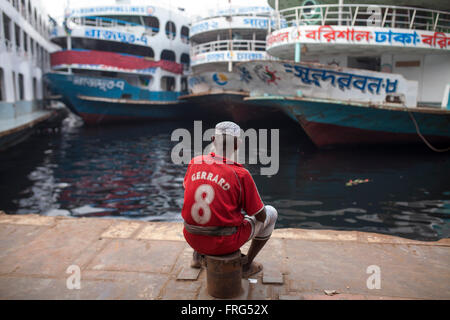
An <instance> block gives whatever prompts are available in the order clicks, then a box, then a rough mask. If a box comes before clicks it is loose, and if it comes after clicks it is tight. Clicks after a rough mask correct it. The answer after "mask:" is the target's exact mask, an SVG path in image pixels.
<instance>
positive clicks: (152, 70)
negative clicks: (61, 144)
mask: <svg viewBox="0 0 450 320" xmlns="http://www.w3.org/2000/svg"><path fill="white" fill-rule="evenodd" d="M188 25H189V19H188V18H187V17H186V16H185V15H184V14H183V12H181V11H179V10H178V9H177V10H175V9H166V8H162V7H157V6H153V5H140V6H139V5H128V4H121V3H120V2H117V3H116V4H115V5H110V6H101V7H89V8H73V9H67V10H66V15H65V21H64V24H63V25H61V26H56V27H55V28H54V30H53V31H52V33H51V39H52V41H53V42H54V43H55V44H57V45H59V46H60V47H61V48H63V50H62V51H59V52H56V53H54V54H52V56H51V65H52V69H53V72H51V73H49V74H47V75H46V79H47V81H48V83H49V86H50V87H51V89H52V91H53V93H54V94H56V95H60V96H61V99H62V101H63V102H64V103H65V104H66V105H67V106H68V107H69V108H70V109H71V110H72V111H73V112H74V113H76V114H77V115H79V116H81V117H82V118H83V120H84V121H85V123H87V124H100V123H104V122H122V121H128V120H146V119H168V118H181V117H183V116H186V115H188V114H189V113H190V112H192V110H189V107H188V105H187V104H185V103H182V102H180V100H179V99H178V98H179V96H180V95H181V94H185V93H186V92H187V90H188V78H187V73H188V71H189V68H190V57H189V27H188Z"/></svg>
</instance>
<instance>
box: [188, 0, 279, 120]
mask: <svg viewBox="0 0 450 320" xmlns="http://www.w3.org/2000/svg"><path fill="white" fill-rule="evenodd" d="M272 12H273V9H272V8H270V7H269V6H252V7H249V6H237V5H235V4H233V3H230V4H229V6H224V7H222V8H220V9H218V10H211V11H210V12H209V14H208V15H206V16H203V17H199V18H196V19H195V20H194V21H193V22H192V26H191V60H192V74H191V75H190V77H189V91H190V93H189V95H186V96H183V97H182V99H184V100H186V101H189V102H191V103H194V104H195V105H197V106H199V108H201V110H202V111H203V114H204V115H207V116H209V117H212V118H215V119H216V120H217V121H220V120H233V121H235V122H238V123H245V122H249V121H258V122H260V121H262V120H269V121H273V120H274V119H277V118H284V115H282V113H281V112H279V111H278V110H277V109H276V108H267V109H265V110H261V109H260V108H257V107H255V106H253V104H251V103H247V102H246V101H245V100H244V98H246V97H248V96H249V93H248V91H247V90H246V87H245V86H243V85H242V78H241V73H240V71H239V69H238V67H237V64H239V63H241V62H246V61H252V60H268V59H271V57H270V56H269V55H268V54H267V52H266V37H267V32H268V30H269V23H270V21H271V20H270V15H271V14H272Z"/></svg>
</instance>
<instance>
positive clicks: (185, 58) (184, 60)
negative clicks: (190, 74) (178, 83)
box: [180, 53, 191, 71]
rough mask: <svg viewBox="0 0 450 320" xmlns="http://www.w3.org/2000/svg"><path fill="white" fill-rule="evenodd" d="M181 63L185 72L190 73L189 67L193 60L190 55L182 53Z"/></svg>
mask: <svg viewBox="0 0 450 320" xmlns="http://www.w3.org/2000/svg"><path fill="white" fill-rule="evenodd" d="M180 62H181V64H182V65H183V69H184V70H185V71H188V70H189V66H190V64H191V59H190V58H189V55H188V54H186V53H182V54H181V59H180Z"/></svg>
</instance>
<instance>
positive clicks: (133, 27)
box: [51, 5, 189, 62]
mask: <svg viewBox="0 0 450 320" xmlns="http://www.w3.org/2000/svg"><path fill="white" fill-rule="evenodd" d="M51 40H52V41H53V42H54V43H56V44H58V45H60V46H61V47H62V48H63V49H68V50H73V49H81V50H100V51H108V52H117V53H123V54H130V55H135V56H142V57H146V58H154V59H155V60H159V59H160V58H161V59H163V60H169V61H176V62H181V55H182V54H184V55H187V56H188V55H189V18H188V17H187V16H185V15H184V14H182V12H177V11H175V10H169V9H165V8H161V7H155V6H129V5H113V6H103V7H89V8H77V9H70V10H68V11H67V12H66V20H65V22H64V24H63V25H60V26H56V27H55V28H54V29H53V30H52V33H51ZM185 58H186V57H184V59H185Z"/></svg>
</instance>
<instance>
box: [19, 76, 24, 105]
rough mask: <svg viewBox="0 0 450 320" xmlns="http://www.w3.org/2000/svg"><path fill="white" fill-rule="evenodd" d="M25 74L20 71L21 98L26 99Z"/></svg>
mask: <svg viewBox="0 0 450 320" xmlns="http://www.w3.org/2000/svg"><path fill="white" fill-rule="evenodd" d="M24 85H25V84H24V81H23V74H21V73H19V100H25V87H24Z"/></svg>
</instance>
